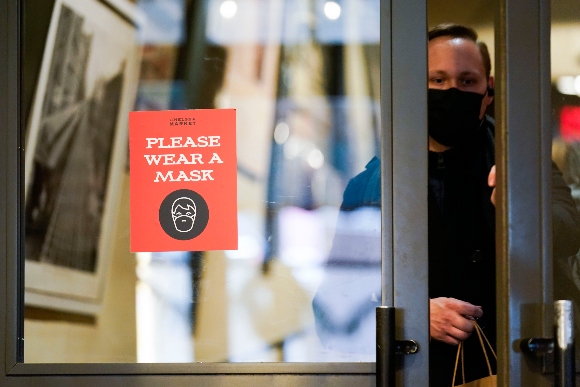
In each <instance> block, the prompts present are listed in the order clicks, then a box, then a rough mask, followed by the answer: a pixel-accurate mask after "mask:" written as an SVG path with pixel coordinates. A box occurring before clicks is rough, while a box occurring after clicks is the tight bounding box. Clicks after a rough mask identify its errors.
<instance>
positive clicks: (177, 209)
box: [159, 189, 209, 241]
mask: <svg viewBox="0 0 580 387" xmlns="http://www.w3.org/2000/svg"><path fill="white" fill-rule="evenodd" d="M208 221H209V208H208V207H207V203H206V202H205V200H204V199H203V197H202V196H201V195H200V194H198V193H197V192H195V191H191V190H188V189H179V190H177V191H173V192H171V193H170V194H169V195H167V196H166V197H165V199H163V201H162V202H161V206H160V207H159V224H160V225H161V228H162V229H163V231H165V233H166V234H167V235H169V236H170V237H172V238H173V239H178V240H180V241H186V240H189V239H193V238H195V237H196V236H198V235H199V234H201V233H202V232H203V230H205V227H206V226H207V222H208Z"/></svg>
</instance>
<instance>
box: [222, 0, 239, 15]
mask: <svg viewBox="0 0 580 387" xmlns="http://www.w3.org/2000/svg"><path fill="white" fill-rule="evenodd" d="M237 11H238V5H237V4H236V2H235V1H233V0H226V1H224V2H223V3H222V5H221V6H220V14H221V15H222V16H223V17H224V18H226V19H231V18H233V17H234V16H235V15H236V12H237Z"/></svg>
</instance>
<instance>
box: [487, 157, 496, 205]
mask: <svg viewBox="0 0 580 387" xmlns="http://www.w3.org/2000/svg"><path fill="white" fill-rule="evenodd" d="M487 185H489V186H490V187H493V191H491V202H492V203H493V205H494V206H495V165H494V166H493V167H491V171H489V176H488V177H487Z"/></svg>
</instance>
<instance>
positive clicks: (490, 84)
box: [485, 75, 495, 105]
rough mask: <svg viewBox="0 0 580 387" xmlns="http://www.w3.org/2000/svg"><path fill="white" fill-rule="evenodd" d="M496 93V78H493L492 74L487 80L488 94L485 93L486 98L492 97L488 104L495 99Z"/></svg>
mask: <svg viewBox="0 0 580 387" xmlns="http://www.w3.org/2000/svg"><path fill="white" fill-rule="evenodd" d="M494 95H495V79H494V78H493V75H490V76H489V79H488V81H487V94H486V95H485V97H486V98H490V101H489V103H488V105H489V104H490V103H491V102H492V101H493V96H494Z"/></svg>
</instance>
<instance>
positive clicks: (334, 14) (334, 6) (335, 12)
mask: <svg viewBox="0 0 580 387" xmlns="http://www.w3.org/2000/svg"><path fill="white" fill-rule="evenodd" d="M340 11H341V9H340V5H338V3H336V2H334V1H327V2H326V3H325V4H324V15H326V17H327V18H329V19H330V20H336V19H338V18H339V17H340Z"/></svg>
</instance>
